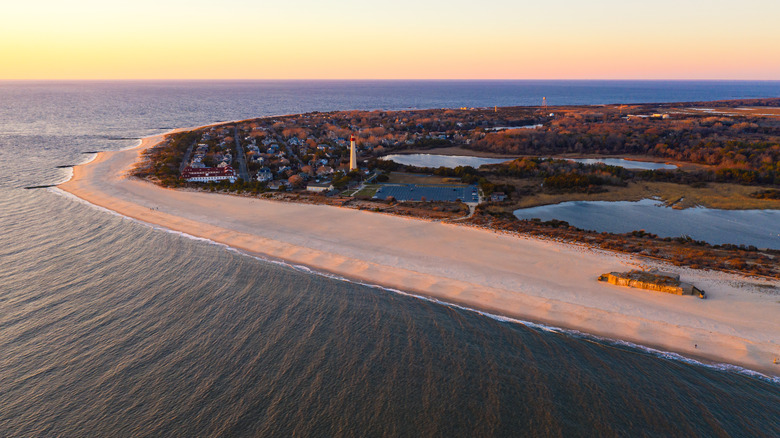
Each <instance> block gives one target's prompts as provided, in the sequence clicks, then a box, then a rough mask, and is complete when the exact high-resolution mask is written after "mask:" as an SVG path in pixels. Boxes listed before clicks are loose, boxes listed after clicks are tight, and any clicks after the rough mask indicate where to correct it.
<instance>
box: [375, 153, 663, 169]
mask: <svg viewBox="0 0 780 438" xmlns="http://www.w3.org/2000/svg"><path fill="white" fill-rule="evenodd" d="M554 158H555V159H557V160H569V161H576V162H578V163H583V164H595V163H604V164H607V165H610V166H619V167H625V168H626V169H641V170H659V169H677V166H675V165H674V164H665V163H654V162H652V161H634V160H626V159H623V158H558V157H554ZM382 159H383V160H390V161H395V162H396V163H398V164H403V165H404V166H415V167H434V168H437V167H449V168H455V167H458V166H471V167H473V168H475V169H476V168H477V167H479V166H481V165H483V164H497V163H503V162H506V161H511V160H513V159H514V158H482V157H472V156H466V155H459V156H453V155H436V154H408V155H405V154H393V155H387V156H384V157H382Z"/></svg>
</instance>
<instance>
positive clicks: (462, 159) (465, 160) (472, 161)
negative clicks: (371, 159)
mask: <svg viewBox="0 0 780 438" xmlns="http://www.w3.org/2000/svg"><path fill="white" fill-rule="evenodd" d="M382 159H383V160H390V161H395V162H396V163H398V164H403V165H404V166H415V167H434V168H438V167H449V168H451V169H454V168H456V167H458V166H471V167H473V168H475V169H476V168H477V167H479V166H481V165H483V164H496V163H503V162H505V161H511V160H513V158H482V157H470V156H465V155H458V156H455V155H434V154H408V155H400V154H394V155H387V156H384V157H382Z"/></svg>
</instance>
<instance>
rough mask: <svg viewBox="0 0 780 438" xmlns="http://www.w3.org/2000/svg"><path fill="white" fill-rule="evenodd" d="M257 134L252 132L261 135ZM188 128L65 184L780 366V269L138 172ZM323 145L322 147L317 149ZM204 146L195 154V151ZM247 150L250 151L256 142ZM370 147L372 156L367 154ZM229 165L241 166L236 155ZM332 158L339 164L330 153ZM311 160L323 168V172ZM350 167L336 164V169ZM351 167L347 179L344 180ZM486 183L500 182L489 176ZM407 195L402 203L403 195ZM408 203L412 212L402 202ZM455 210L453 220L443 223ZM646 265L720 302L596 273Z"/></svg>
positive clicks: (363, 267) (507, 310) (433, 282)
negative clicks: (679, 258)
mask: <svg viewBox="0 0 780 438" xmlns="http://www.w3.org/2000/svg"><path fill="white" fill-rule="evenodd" d="M496 111H499V109H496ZM545 117H549V114H548V115H547V116H545ZM532 121H535V120H532ZM239 123H250V124H251V123H254V122H253V121H247V122H234V123H232V124H227V126H230V128H227V129H232V130H233V134H234V136H232V140H233V141H235V140H236V138H237V137H236V136H235V134H236V133H237V125H238V124H239ZM212 128H214V129H215V131H216V130H218V129H224V128H222V127H209V128H197V129H194V130H189V131H187V132H197V138H194V139H193V140H195V141H193V144H195V145H196V142H197V141H198V140H202V136H203V133H204V132H209V131H210V130H211V129H212ZM280 128H281V126H280ZM258 131H259V130H258ZM442 135H446V134H442ZM485 135H486V136H487V135H490V134H489V133H486V134H485ZM246 137H247V136H244V140H242V141H247V142H249V143H250V144H251V140H245V138H246ZM177 138H182V137H180V136H179V137H177V136H176V135H169V136H162V135H160V136H154V137H149V138H145V139H143V140H142V141H141V144H140V145H139V146H138V147H137V148H135V149H131V150H124V151H118V152H102V153H100V154H98V156H97V158H96V159H95V160H94V161H92V162H90V163H89V164H86V165H81V166H77V167H75V168H74V175H73V178H72V179H71V180H70V181H68V182H66V183H64V184H62V185H60V186H59V187H60V188H61V189H62V190H64V191H66V192H69V193H71V194H73V195H75V196H77V197H79V198H81V199H83V200H85V201H87V202H89V203H91V204H94V205H97V206H100V207H104V208H107V209H109V210H112V211H115V212H117V213H119V214H121V215H124V216H127V217H130V218H134V219H137V220H139V221H143V222H145V223H149V224H154V225H158V226H161V227H164V228H167V229H170V230H175V231H179V232H183V233H187V234H189V235H192V236H196V237H200V238H205V239H210V240H212V241H215V242H219V243H223V244H226V245H229V246H231V247H233V248H236V249H238V250H241V251H244V252H246V253H249V254H255V255H259V256H263V257H267V258H272V259H280V260H284V261H286V262H288V263H291V264H295V265H304V266H307V267H309V268H312V269H314V270H317V271H321V272H325V273H331V274H335V275H338V276H342V277H345V278H350V279H354V280H357V281H361V282H364V283H368V284H376V285H380V286H383V287H386V288H392V289H397V290H401V291H405V292H410V293H414V294H417V295H420V296H424V297H429V298H433V299H437V300H440V301H443V302H448V303H454V304H458V305H461V306H465V307H468V308H473V309H478V310H482V311H486V312H490V313H494V314H498V315H502V316H507V317H511V318H517V319H520V320H528V321H533V322H539V323H544V324H549V325H552V326H557V327H563V328H569V329H575V330H579V331H582V332H587V333H591V334H594V335H597V336H603V337H607V338H611V339H620V340H626V341H630V342H634V343H637V344H642V345H647V346H651V347H655V348H659V349H661V350H667V351H674V352H679V353H681V354H684V355H686V356H690V357H696V358H701V359H704V360H706V361H713V362H725V363H732V364H738V365H742V366H745V367H747V368H749V369H753V370H757V371H760V372H762V373H765V374H768V375H780V366H778V365H776V364H775V363H774V362H775V360H776V359H777V358H778V357H780V340H778V338H777V333H780V319H778V318H777V315H778V313H779V312H780V298H778V297H779V294H780V292H778V291H780V282H778V281H777V280H776V279H772V278H768V277H763V278H761V277H745V276H742V275H738V274H735V273H730V272H717V271H705V270H700V269H691V268H687V267H682V266H673V265H670V264H669V263H666V262H663V261H659V260H654V259H651V258H648V257H642V256H637V255H631V254H627V253H621V252H611V251H605V250H602V249H599V248H597V247H595V246H594V245H585V244H583V243H582V242H580V243H572V242H563V241H560V240H554V239H551V238H549V237H545V236H544V235H541V234H518V233H515V232H507V231H505V229H504V228H500V227H496V228H489V227H486V226H479V224H475V223H471V224H470V226H464V224H460V223H458V222H459V221H456V220H454V219H457V218H458V217H463V219H464V220H463V221H461V222H468V219H470V218H469V217H468V214H467V213H466V212H465V211H463V212H462V213H458V212H457V211H455V210H450V211H447V208H446V206H445V205H443V204H441V205H439V204H436V203H429V204H431V205H426V206H423V207H415V206H413V205H411V206H407V207H406V208H407V210H405V211H406V213H407V215H401V214H376V213H374V212H372V211H367V210H371V209H373V208H370V209H359V208H344V206H340V203H341V202H342V201H338V202H337V201H334V197H330V198H329V197H327V196H326V195H324V194H322V195H315V196H321V197H322V199H324V200H326V201H323V202H314V201H312V197H311V196H308V195H300V197H299V198H298V200H299V201H305V202H279V201H278V200H275V199H265V198H264V196H265V195H266V188H265V187H262V188H261V187H260V186H258V185H241V186H235V187H236V190H234V192H238V191H239V190H241V191H242V192H243V193H242V194H243V195H244V196H225V195H224V194H220V193H217V192H218V191H220V190H218V188H220V187H227V188H229V187H230V184H231V183H229V182H226V183H220V184H222V186H220V185H219V184H215V183H211V184H207V187H206V188H205V189H204V188H202V187H196V186H192V185H191V184H182V183H180V182H179V180H178V179H174V178H173V177H171V178H169V179H168V180H167V181H166V180H163V179H158V181H157V182H158V183H163V184H158V183H153V182H150V181H149V180H148V178H147V179H146V180H145V179H142V178H138V177H136V176H134V175H138V174H139V172H147V177H148V175H149V173H148V172H149V170H150V167H149V161H148V158H149V157H150V156H151V155H152V154H154V153H160V152H162V151H165V150H166V149H165V148H164V146H165V145H166V144H167V145H170V144H171V142H172V141H176V139H177ZM258 138H260V136H258ZM338 138H339V137H336V140H338ZM209 141H211V140H206V142H209ZM220 141H224V139H223V140H220ZM260 143H262V141H260ZM206 144H207V147H206V148H202V149H201V152H203V155H202V160H203V159H207V161H208V159H214V162H211V163H208V164H209V165H210V166H214V167H216V165H218V163H217V162H216V161H217V160H216V158H217V157H216V155H217V154H220V153H221V152H218V151H216V146H217V145H218V144H219V142H217V144H216V145H215V148H213V149H212V148H211V145H209V144H208V143H206ZM180 146H181V147H182V150H181V152H182V153H186V152H187V150H188V149H189V148H190V146H191V145H187V144H183V145H180ZM241 146H242V147H243V146H244V145H241ZM318 146H319V145H318V144H315V145H314V149H317V148H318ZM418 146H419V145H418ZM284 147H285V148H286V147H287V146H284ZM343 147H344V148H346V145H343ZM196 148H197V146H195V147H193V148H192V150H190V151H189V153H190V154H193V153H196V152H197V151H196ZM280 148H281V146H280ZM326 149H327V148H324V149H322V150H323V154H328V153H331V152H329V151H327V150H326ZM373 149H376V147H374V148H373ZM155 151H157V152H155ZM226 152H227V151H226ZM266 153H267V152H266ZM209 154H211V157H210V158H209ZM277 154H278V152H277ZM222 155H223V158H225V157H224V154H222ZM243 155H244V159H246V158H247V153H246V152H245V153H244V154H243ZM258 155H260V154H258ZM362 155H363V157H365V151H364V152H363V154H362ZM298 157H299V158H301V157H300V156H299V155H298ZM277 158H281V157H277ZM284 158H285V159H287V160H290V158H289V157H284ZM321 159H327V156H326V155H323V158H321ZM364 159H365V158H364ZM293 160H294V159H293ZM255 161H257V160H255ZM347 161H348V160H347ZM378 161H382V160H378ZM189 162H190V163H191V158H190V161H189ZM220 162H221V161H220ZM157 163H165V162H164V161H158V162H157ZM182 163H183V159H181V158H180V159H179V161H178V162H177V161H176V160H175V159H172V160H170V161H169V164H170V166H168V165H164V166H159V169H158V170H163V174H164V173H165V172H167V171H168V170H164V169H174V170H176V169H179V168H183V167H184V166H182ZM185 164H186V163H185ZM230 164H233V161H232V157H231V163H230ZM247 164H248V162H246V161H245V162H244V165H241V164H240V163H239V165H238V166H236V167H237V173H238V174H241V173H244V172H250V171H251V167H250V166H248V165H247ZM244 166H246V167H244ZM223 167H226V166H223ZM231 167H232V166H231ZM322 167H331V168H332V167H333V166H330V165H325V164H322ZM290 169H292V166H291V167H290ZM152 170H154V169H152ZM259 170H260V169H256V170H255V171H259ZM288 170H289V169H288ZM312 170H313V173H314V174H316V173H317V169H312ZM324 170H325V171H326V172H327V171H328V169H324ZM367 170H368V169H367ZM337 171H338V169H334V173H335V172H337ZM299 174H300V172H295V171H293V173H292V174H290V175H289V176H287V178H286V179H287V180H288V184H289V180H290V178H292V177H293V176H300V175H299ZM158 175H159V174H158ZM382 175H387V174H386V173H385V172H384V171H383V172H373V171H371V170H369V173H368V174H365V173H364V174H363V176H360V178H365V177H370V176H373V177H374V178H379V177H380V176H382ZM338 177H341V178H346V181H338V180H336V178H338ZM177 178H178V176H177ZM301 178H302V177H301ZM357 178H358V176H357V175H355V174H353V175H350V172H349V171H347V172H344V174H343V176H339V175H335V177H333V176H331V177H330V178H328V179H327V180H325V179H323V181H327V182H329V183H331V184H333V182H334V181H336V183H337V184H340V183H341V182H344V185H343V186H342V188H343V189H344V190H347V189H349V184H350V183H351V182H352V180H353V179H357ZM242 179H243V178H242ZM292 179H293V180H294V181H293V183H292V184H293V185H294V184H296V182H297V181H296V179H295V178H292ZM255 181H256V180H255ZM474 182H476V183H477V185H484V186H485V187H484V188H488V189H489V186H487V185H486V184H480V182H479V181H474ZM488 183H491V182H490V181H488ZM233 184H242V182H241V181H238V182H237V183H233ZM244 184H246V182H244ZM300 184H302V183H300ZM491 184H493V183H491ZM163 185H167V186H168V187H164V186H163ZM174 186H180V187H183V188H178V189H177V188H174ZM358 186H359V184H356V185H355V186H354V187H355V188H356V189H357V187H358ZM326 187H327V186H326ZM255 188H257V190H256V191H254V189H255ZM212 189H213V190H212ZM363 189H365V185H363ZM481 189H483V188H481ZM361 190H362V189H361ZM757 190H759V189H758V188H757ZM760 190H770V189H767V188H764V187H762V188H760ZM496 191H497V190H496ZM491 194H492V193H491ZM274 196H277V195H274ZM296 196H298V195H297V194H296V193H295V192H292V193H286V194H285V195H283V197H284V198H285V199H288V200H289V199H290V198H292V199H295V198H296ZM485 196H488V194H486V193H485V192H484V191H483V192H481V193H480V197H485ZM315 201H316V200H315ZM381 201H383V202H389V201H388V200H386V199H385V200H381ZM362 202H376V201H371V200H365V201H362ZM396 204H403V203H402V202H397V201H396ZM347 207H348V206H347ZM399 208H400V209H401V210H403V205H401V207H399ZM482 208H484V207H482ZM426 209H427V211H429V212H431V216H429V217H427V218H425V219H423V218H421V217H420V216H424V215H421V214H420V211H422V210H426ZM475 210H478V209H477V208H476V207H472V208H471V214H472V215H475V214H477V213H478V211H475ZM433 212H435V214H434V213H433ZM390 213H392V212H390ZM396 213H397V212H396ZM410 215H411V216H417V217H410ZM436 215H439V216H436ZM459 215H460V216H459ZM472 217H473V216H472ZM442 218H445V219H451V220H447V221H442V220H440V219H442ZM467 225H468V224H467ZM770 256H771V254H770ZM775 264H776V262H775ZM634 269H658V270H661V271H665V272H672V273H674V274H677V275H679V276H680V279H681V280H682V281H685V282H687V283H692V284H695V285H696V286H697V287H699V288H701V289H703V290H706V291H707V299H706V300H699V299H696V298H694V297H690V296H677V295H672V294H654V293H647V292H646V291H642V290H640V289H630V288H624V287H621V286H616V285H612V284H609V283H606V282H599V281H596V278H598V277H599V275H600V274H602V273H604V272H623V271H630V270H634ZM301 293H305V291H302V292H301Z"/></svg>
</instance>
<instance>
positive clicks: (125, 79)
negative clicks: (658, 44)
mask: <svg viewBox="0 0 780 438" xmlns="http://www.w3.org/2000/svg"><path fill="white" fill-rule="evenodd" d="M144 81H158V82H173V81H181V82H185V81H191V82H205V81H233V82H239V81H274V82H282V81H290V82H304V81H323V82H326V81H329V82H346V81H366V82H369V81H384V82H403V81H420V82H422V81H441V82H469V81H472V82H475V81H485V82H487V81H492V82H508V81H529V82H543V81H550V82H553V81H557V82H563V81H581V82H603V81H612V82H632V81H633V82H673V81H674V82H780V79H730V78H719V79H712V78H706V79H704V78H703V79H691V78H683V79H681V78H660V79H659V78H652V79H647V78H545V79H542V78H33V79H21V78H0V82H144Z"/></svg>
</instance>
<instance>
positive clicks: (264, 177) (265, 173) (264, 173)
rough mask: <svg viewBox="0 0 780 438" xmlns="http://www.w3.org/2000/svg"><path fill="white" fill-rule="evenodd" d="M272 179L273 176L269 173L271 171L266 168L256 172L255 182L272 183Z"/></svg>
mask: <svg viewBox="0 0 780 438" xmlns="http://www.w3.org/2000/svg"><path fill="white" fill-rule="evenodd" d="M273 179H274V174H273V173H272V172H271V169H269V168H267V167H263V168H261V169H260V170H258V171H257V180H258V181H260V182H268V181H272V180H273Z"/></svg>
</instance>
